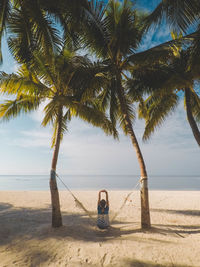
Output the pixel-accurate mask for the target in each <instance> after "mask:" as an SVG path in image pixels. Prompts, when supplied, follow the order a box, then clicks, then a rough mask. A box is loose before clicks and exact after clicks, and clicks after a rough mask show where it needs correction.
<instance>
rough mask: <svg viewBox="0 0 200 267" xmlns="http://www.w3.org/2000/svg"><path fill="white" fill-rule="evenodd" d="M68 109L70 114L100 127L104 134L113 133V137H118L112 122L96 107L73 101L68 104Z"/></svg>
mask: <svg viewBox="0 0 200 267" xmlns="http://www.w3.org/2000/svg"><path fill="white" fill-rule="evenodd" d="M70 111H71V115H72V116H76V117H79V118H81V119H82V120H84V121H86V122H88V123H90V124H92V125H93V126H95V127H99V128H101V129H102V130H103V131H104V132H105V133H106V134H108V135H113V137H114V138H117V137H118V133H117V130H116V129H115V127H114V126H113V124H112V123H111V122H110V121H109V120H108V118H107V117H106V115H105V114H104V112H102V111H100V110H98V109H97V108H95V107H92V106H89V105H85V104H82V103H76V102H74V103H73V104H71V105H70Z"/></svg>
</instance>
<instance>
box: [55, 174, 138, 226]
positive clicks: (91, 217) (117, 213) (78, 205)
mask: <svg viewBox="0 0 200 267" xmlns="http://www.w3.org/2000/svg"><path fill="white" fill-rule="evenodd" d="M56 177H58V179H59V180H60V182H61V183H62V184H63V185H64V186H65V188H66V189H67V190H68V191H69V193H70V194H71V196H72V197H73V198H74V201H75V203H76V206H77V207H78V208H80V209H82V210H83V211H84V212H85V213H86V214H87V215H88V216H89V218H90V219H91V220H93V221H94V217H93V216H92V214H91V212H90V211H89V210H87V209H86V207H85V206H84V205H83V203H81V202H80V201H79V200H78V199H77V197H76V196H75V195H74V194H73V193H72V191H71V190H70V189H69V187H68V186H67V185H66V184H65V183H64V182H63V180H62V179H61V178H60V176H59V175H58V174H57V173H56ZM140 182H141V179H140V180H139V181H138V182H137V183H136V185H135V186H134V188H133V189H132V191H131V192H129V193H128V194H127V196H126V198H125V199H124V201H123V203H122V205H121V207H120V208H119V210H118V211H117V212H116V213H115V214H114V216H113V217H112V219H111V220H110V223H112V222H113V220H114V219H115V218H116V217H117V216H118V215H119V213H120V212H121V210H122V209H123V208H124V206H125V205H126V202H127V201H128V199H129V197H130V196H131V195H132V194H133V191H134V190H135V189H136V188H137V187H138V185H139V184H140Z"/></svg>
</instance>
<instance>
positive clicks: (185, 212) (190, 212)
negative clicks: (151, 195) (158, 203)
mask: <svg viewBox="0 0 200 267" xmlns="http://www.w3.org/2000/svg"><path fill="white" fill-rule="evenodd" d="M151 211H154V212H164V213H170V214H180V215H188V216H200V210H168V209H151Z"/></svg>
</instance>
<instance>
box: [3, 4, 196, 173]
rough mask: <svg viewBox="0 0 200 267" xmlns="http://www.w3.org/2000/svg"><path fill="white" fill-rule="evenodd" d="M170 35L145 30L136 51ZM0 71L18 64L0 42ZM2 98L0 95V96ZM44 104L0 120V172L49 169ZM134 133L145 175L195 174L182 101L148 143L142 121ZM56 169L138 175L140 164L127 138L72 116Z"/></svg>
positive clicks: (192, 145) (193, 148)
mask: <svg viewBox="0 0 200 267" xmlns="http://www.w3.org/2000/svg"><path fill="white" fill-rule="evenodd" d="M158 2H159V1H158V0H156V1H155V0H152V1H148V0H142V1H139V0H138V1H137V6H139V7H142V8H145V9H146V10H152V8H154V7H155V6H156V4H157V3H158ZM169 39H170V30H169V29H168V28H167V27H165V29H163V28H162V29H161V30H158V29H157V30H156V31H154V30H153V29H151V30H150V32H149V33H148V34H147V36H146V37H145V38H144V40H143V43H142V46H141V50H145V49H148V48H150V47H153V46H155V45H158V44H159V43H161V42H164V41H167V40H169ZM0 70H3V71H5V72H8V73H11V72H15V71H16V70H17V64H16V63H15V62H14V60H13V59H12V56H11V55H10V53H9V51H8V48H7V45H6V42H5V40H4V42H3V65H2V66H0ZM4 99H6V97H3V96H0V101H3V100H4ZM42 109H43V107H42V106H41V107H40V108H39V110H37V111H35V112H32V113H30V114H26V115H21V116H20V117H18V118H16V119H13V120H11V121H9V122H6V123H5V122H4V123H1V124H0V147H1V153H0V175H5V174H7V175H9V174H13V175H14V174H49V172H50V167H51V160H52V154H53V151H52V149H51V148H50V146H51V136H52V129H51V127H46V128H43V127H42V126H41V120H42V117H43V115H42V114H43V113H42ZM134 130H135V133H136V136H137V138H138V141H139V144H140V147H141V150H142V153H143V156H144V160H145V163H146V167H147V172H148V173H149V174H150V175H188V176H189V175H198V174H199V173H200V164H199V147H198V145H197V143H196V141H195V139H194V137H193V135H192V131H191V129H190V127H189V124H188V122H187V119H186V113H185V110H184V105H183V101H180V104H179V106H178V107H177V109H176V111H175V112H174V113H173V114H171V115H170V116H169V117H168V118H167V119H166V122H165V123H164V124H163V126H162V127H161V128H159V129H158V130H157V131H156V133H155V134H154V135H153V136H152V138H151V139H150V140H149V141H148V142H147V143H143V142H142V134H143V131H144V122H143V121H141V120H136V122H135V124H134ZM57 172H58V173H59V174H70V175H81V174H84V175H98V174H99V175H103V174H105V175H106V174H107V175H108V174H110V175H115V174H118V175H123V174H124V175H125V174H126V175H131V174H133V175H137V174H138V175H139V173H140V170H139V165H138V162H137V158H136V155H135V151H134V149H133V147H132V145H131V141H130V139H129V138H128V137H127V136H124V135H123V134H122V133H120V140H119V141H118V140H113V138H112V137H109V136H106V135H105V134H104V132H102V130H100V129H98V128H94V127H93V126H91V125H89V124H87V123H84V122H82V121H80V120H79V119H74V120H73V121H72V122H71V123H70V125H69V129H68V132H66V134H65V136H64V139H63V142H62V143H61V149H60V154H59V159H58V166H57Z"/></svg>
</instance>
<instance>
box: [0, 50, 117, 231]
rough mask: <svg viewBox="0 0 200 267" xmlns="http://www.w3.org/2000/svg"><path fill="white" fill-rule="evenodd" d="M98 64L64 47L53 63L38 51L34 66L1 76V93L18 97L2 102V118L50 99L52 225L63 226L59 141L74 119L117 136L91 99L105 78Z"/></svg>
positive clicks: (47, 115) (46, 114) (46, 115)
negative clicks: (79, 119) (60, 199)
mask: <svg viewBox="0 0 200 267" xmlns="http://www.w3.org/2000/svg"><path fill="white" fill-rule="evenodd" d="M97 65H98V64H95V65H94V64H92V63H91V62H90V61H89V59H87V57H83V56H78V55H76V54H75V53H74V52H70V51H69V50H63V51H62V52H61V53H60V54H58V55H54V58H53V59H52V61H51V64H50V63H49V61H48V59H46V56H45V55H44V54H41V53H37V54H35V57H34V60H33V61H32V65H30V64H23V65H22V66H21V68H20V69H19V71H18V73H17V74H10V75H9V74H6V73H1V76H0V88H1V93H6V94H8V95H9V94H11V95H15V97H16V98H15V99H14V100H8V101H5V102H4V103H3V104H1V105H0V117H1V118H2V119H3V120H8V119H11V118H13V117H16V116H18V115H19V114H20V113H21V112H25V113H26V112H30V111H32V110H35V109H37V108H38V107H39V105H40V104H41V102H43V101H48V103H47V104H46V105H45V108H44V119H43V121H42V125H43V126H46V125H47V124H49V123H51V124H52V125H53V130H54V134H53V139H52V146H53V147H54V151H53V158H52V164H51V175H50V190H51V203H52V226H53V227H60V226H61V225H62V217H61V212H60V202H59V194H58V189H57V183H56V166H57V160H58V154H59V148H60V142H61V140H62V138H63V134H64V132H65V131H66V130H67V126H68V123H69V121H71V118H72V117H73V116H78V117H80V118H81V119H83V120H85V121H87V122H89V123H91V124H92V125H94V126H97V127H100V128H102V129H103V130H104V131H105V132H106V133H107V134H114V136H115V137H116V136H117V132H116V131H115V129H114V128H113V126H112V124H111V123H110V121H109V120H108V119H107V117H106V116H105V115H104V113H103V112H101V111H99V110H98V109H97V108H95V107H94V104H92V102H91V101H90V99H91V98H92V97H93V95H94V93H96V90H98V88H100V85H101V79H102V78H101V77H100V76H98V75H96V73H97V72H98V71H99V67H97ZM93 88H95V91H94V90H93Z"/></svg>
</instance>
